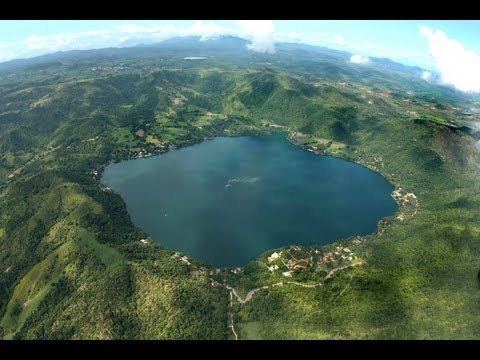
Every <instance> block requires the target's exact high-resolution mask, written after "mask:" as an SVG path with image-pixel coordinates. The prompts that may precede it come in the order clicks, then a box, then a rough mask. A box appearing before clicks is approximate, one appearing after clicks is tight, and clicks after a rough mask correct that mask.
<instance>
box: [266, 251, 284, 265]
mask: <svg viewBox="0 0 480 360" xmlns="http://www.w3.org/2000/svg"><path fill="white" fill-rule="evenodd" d="M280 255H281V252H280V253H277V252H274V253H273V254H272V255H270V256H269V257H268V262H269V263H271V262H272V261H275V260H277V259H279V258H280Z"/></svg>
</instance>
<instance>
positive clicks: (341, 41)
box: [333, 34, 347, 46]
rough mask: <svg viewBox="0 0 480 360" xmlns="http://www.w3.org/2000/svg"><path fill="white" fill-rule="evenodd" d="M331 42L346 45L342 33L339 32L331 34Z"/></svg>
mask: <svg viewBox="0 0 480 360" xmlns="http://www.w3.org/2000/svg"><path fill="white" fill-rule="evenodd" d="M333 42H334V43H335V44H337V45H340V46H345V45H347V42H346V41H345V39H344V38H343V36H342V35H339V34H335V35H333Z"/></svg>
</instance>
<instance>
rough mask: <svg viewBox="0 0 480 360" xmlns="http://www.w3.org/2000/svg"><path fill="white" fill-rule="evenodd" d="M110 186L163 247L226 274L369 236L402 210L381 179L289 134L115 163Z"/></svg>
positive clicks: (215, 142)
mask: <svg viewBox="0 0 480 360" xmlns="http://www.w3.org/2000/svg"><path fill="white" fill-rule="evenodd" d="M101 181H102V183H103V184H104V185H105V186H108V187H110V188H111V189H112V190H114V191H115V192H117V193H118V194H120V195H121V196H122V198H123V200H124V201H125V203H126V205H127V210H128V212H129V214H130V216H131V219H132V221H133V222H134V224H135V225H136V226H138V227H139V228H141V229H142V230H144V231H145V232H146V233H147V234H148V235H149V236H151V237H152V239H154V240H155V241H157V242H158V243H159V244H160V245H162V246H163V247H166V248H169V249H173V250H176V251H180V252H183V253H185V254H186V255H188V256H190V257H193V258H195V259H196V260H199V261H201V262H207V263H211V264H214V265H215V266H219V267H224V266H243V265H246V264H247V263H248V262H249V261H250V260H253V259H254V258H255V257H257V256H259V255H260V254H262V253H263V252H265V251H267V250H269V249H276V248H279V247H283V246H287V245H314V244H317V245H318V244H320V245H321V244H327V243H331V242H334V241H336V240H338V239H341V238H345V237H349V236H355V235H360V236H362V235H367V234H369V233H372V232H374V231H375V230H376V228H377V223H378V221H379V220H380V219H382V218H384V217H386V216H389V215H392V214H393V213H394V212H395V211H396V210H397V203H396V202H395V201H394V199H393V198H392V196H391V192H392V191H393V188H394V187H393V185H392V184H391V183H389V182H388V181H387V180H386V179H385V178H384V177H383V176H381V175H380V174H379V173H377V172H374V171H372V170H370V169H368V168H366V167H363V166H361V165H359V164H356V163H353V162H350V161H346V160H343V159H340V158H336V157H331V156H319V155H316V154H314V153H312V152H309V151H306V150H303V149H301V148H299V147H297V146H295V145H293V144H291V143H290V142H289V141H288V140H287V139H286V137H285V135H284V134H274V135H265V136H255V137H250V136H242V137H218V138H215V139H212V140H207V141H204V142H202V143H199V144H196V145H192V146H189V147H185V148H181V149H176V150H171V151H169V152H166V153H164V154H161V155H157V156H152V157H149V158H141V159H134V160H127V161H122V162H119V163H115V164H110V165H108V166H107V167H106V168H105V170H104V172H103V174H102V179H101Z"/></svg>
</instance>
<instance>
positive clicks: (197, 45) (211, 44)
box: [0, 35, 424, 76]
mask: <svg viewBox="0 0 480 360" xmlns="http://www.w3.org/2000/svg"><path fill="white" fill-rule="evenodd" d="M248 43H249V41H248V40H246V39H242V38H239V37H235V36H230V35H223V36H218V37H213V38H208V39H202V38H201V37H200V36H184V37H173V38H170V39H167V40H164V41H160V42H153V41H152V40H151V39H146V38H138V37H134V38H131V39H128V40H126V41H124V42H123V43H121V44H120V46H118V47H110V48H103V49H94V50H70V51H59V52H55V53H51V54H46V55H40V56H36V57H33V58H27V59H15V60H10V61H6V62H3V63H0V71H8V70H15V69H20V68H22V67H29V66H34V65H41V64H47V63H53V62H57V61H60V62H61V61H67V60H73V59H78V60H82V59H87V58H90V57H94V56H114V57H115V56H128V55H138V53H139V52H143V53H145V52H155V51H156V50H162V51H169V52H171V51H178V52H188V53H189V54H190V55H191V54H192V52H204V53H210V54H211V53H212V52H214V53H217V54H219V53H221V54H225V55H234V54H248V53H250V54H251V53H253V51H252V50H249V49H248V48H247V45H248ZM275 48H276V52H277V53H280V54H281V53H284V54H285V53H295V54H296V55H299V56H300V55H302V54H308V55H310V56H311V55H312V54H315V53H317V54H322V55H323V56H329V57H332V58H337V59H338V60H345V61H348V59H349V57H350V56H351V55H352V54H351V53H349V52H346V51H340V50H333V49H330V48H326V47H321V46H313V45H306V44H300V43H286V42H283V43H276V44H275ZM257 54H258V53H257ZM194 55H202V54H194ZM258 55H261V54H258ZM270 56H271V55H270ZM370 59H371V64H372V65H376V66H378V67H381V68H385V69H389V70H394V71H401V72H407V73H410V74H413V75H419V76H420V75H421V74H422V72H423V71H424V70H423V69H422V68H420V67H417V66H408V65H404V64H400V63H397V62H395V61H392V60H390V59H387V58H370Z"/></svg>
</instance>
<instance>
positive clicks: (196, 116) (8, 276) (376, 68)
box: [0, 45, 480, 339]
mask: <svg viewBox="0 0 480 360" xmlns="http://www.w3.org/2000/svg"><path fill="white" fill-rule="evenodd" d="M172 46H173V45H172ZM215 46H217V45H215ZM229 46H230V45H229ZM226 49H227V50H228V51H227V50H225V51H224V52H222V51H221V49H220V50H219V49H218V48H216V47H215V48H212V49H210V50H208V49H207V50H205V49H204V50H201V48H200V50H198V49H196V50H195V51H196V52H195V53H194V54H193V55H198V54H197V52H199V51H200V52H201V51H203V53H201V55H204V54H206V55H208V56H207V59H205V60H201V61H191V60H190V61H189V60H185V59H183V58H184V56H188V55H190V56H191V55H192V53H191V51H190V52H189V51H188V50H186V49H185V48H182V47H179V48H175V47H172V48H158V49H155V48H140V49H137V48H132V49H130V50H128V49H121V50H118V51H116V50H99V51H98V52H95V51H89V52H85V53H83V52H80V53H73V54H66V55H65V57H64V58H62V57H61V56H57V57H56V58H54V59H50V58H48V57H47V58H46V59H44V60H42V61H40V60H36V61H37V62H38V63H34V64H30V65H29V64H28V63H27V64H17V65H15V67H11V68H8V67H6V66H4V67H3V68H1V69H0V94H1V95H0V149H1V152H0V319H1V320H0V335H1V337H3V338H5V339H70V338H74V339H130V338H132V339H235V338H240V339H247V338H274V339H279V338H309V339H310V338H312V339H319V338H320V339H326V338H343V339H350V338H353V339H360V338H362V339H363V338H375V339H377V338H380V339H385V338H407V339H412V338H414V339H417V338H419V339H425V338H433V339H439V338H447V339H449V338H478V336H479V335H478V334H480V290H479V284H478V279H477V274H478V272H479V270H480V256H479V255H480V212H479V211H478V209H479V208H480V188H479V182H478V179H479V175H480V150H479V146H478V140H479V138H480V137H479V136H478V132H476V127H475V121H478V114H476V113H475V112H472V110H471V109H472V108H473V109H478V102H479V101H478V99H476V98H475V97H473V96H469V95H464V94H461V93H459V92H457V91H454V90H452V89H449V88H446V87H442V86H438V85H433V84H429V83H427V82H425V81H423V80H421V78H420V76H417V75H416V74H415V72H414V71H413V70H412V72H408V71H400V70H395V69H390V68H388V67H385V66H383V65H381V63H375V62H373V63H372V64H369V65H355V64H349V63H348V61H347V60H346V59H348V57H346V56H345V55H344V54H342V53H338V52H329V51H327V50H318V49H317V50H314V49H308V48H306V49H302V50H301V51H300V49H296V48H292V47H289V46H286V45H285V46H284V47H279V49H278V51H277V53H276V54H273V55H260V54H255V53H251V52H248V51H237V50H235V49H236V48H235V47H231V48H230V47H227V48H226ZM108 51H110V52H111V53H108ZM19 67H20V68H19ZM277 129H281V130H284V131H287V132H288V133H289V137H290V139H291V141H292V142H294V143H296V144H298V145H299V146H302V147H305V148H308V149H310V150H312V151H314V152H317V153H319V154H330V155H335V156H340V157H344V158H347V159H350V160H353V161H356V162H359V163H361V164H363V165H365V166H368V167H370V168H373V169H375V170H377V171H379V172H380V173H381V174H383V175H384V176H386V177H387V178H388V179H389V180H390V181H392V182H393V183H394V184H395V185H396V190H397V191H398V193H397V195H395V196H396V198H397V200H398V202H399V204H400V205H401V206H400V209H399V212H398V213H397V214H395V216H393V217H392V218H388V219H384V221H382V223H381V224H380V225H379V231H378V232H377V233H375V234H372V235H370V236H366V237H364V238H351V239H339V241H338V242H337V243H334V244H331V245H328V246H326V247H324V248H285V249H279V250H278V252H280V251H281V252H282V255H281V257H282V256H283V258H282V259H281V260H285V261H286V262H287V264H293V260H292V259H299V258H302V257H304V258H305V259H306V258H307V257H309V256H312V258H315V259H316V260H318V262H315V266H314V265H308V266H306V267H298V268H296V269H295V270H292V272H291V274H290V275H291V277H286V276H285V275H283V274H282V273H283V272H284V271H287V270H289V269H290V268H288V269H287V268H285V269H284V268H283V267H284V266H287V265H282V262H280V260H278V259H277V260H271V261H269V260H268V256H270V255H271V253H272V252H273V251H274V249H272V251H271V252H268V253H267V254H263V255H261V256H259V258H258V259H257V260H256V261H253V262H251V263H250V264H248V265H247V266H246V267H245V268H243V269H219V270H216V269H214V268H213V267H212V266H211V265H209V264H200V263H198V262H197V261H195V259H187V258H183V257H182V256H183V255H180V254H177V253H175V252H173V251H170V250H167V249H163V248H162V247H160V246H159V245H157V244H155V243H154V242H153V241H152V239H150V238H148V236H147V234H144V233H143V232H142V231H141V230H140V229H137V228H135V227H134V226H133V224H132V222H131V221H130V218H129V215H128V213H127V211H126V207H125V204H124V202H123V200H122V199H121V198H120V196H119V195H117V194H115V193H113V192H112V191H110V190H109V189H107V188H104V187H103V186H102V185H101V184H100V181H99V178H100V174H101V171H102V168H103V167H104V166H105V165H107V164H108V163H110V162H112V161H118V160H121V159H127V158H132V157H140V156H149V155H151V154H156V153H162V152H164V151H168V149H169V148H170V147H172V146H175V147H179V146H187V145H189V144H192V143H195V142H199V141H202V140H204V139H207V138H211V137H215V136H234V135H240V134H258V133H266V132H271V131H274V130H277ZM139 130H141V131H139ZM142 239H145V240H146V241H140V240H142ZM292 245H295V244H294V239H292ZM337 247H340V249H339V248H337ZM345 248H347V249H348V250H349V251H350V252H351V253H353V254H355V258H353V256H352V259H353V260H345V259H346V258H347V257H345V258H340V255H341V254H342V251H344V252H345V254H349V253H348V251H346V250H342V249H345ZM335 252H337V253H338V254H335ZM292 254H293V255H292ZM295 254H296V255H295ZM329 254H330V255H331V256H332V257H333V260H331V259H330V258H329V256H330V255H329ZM348 256H349V255H348ZM322 258H326V259H327V260H325V261H323V260H321V259H322ZM285 261H284V262H283V264H285ZM289 261H290V262H289ZM273 264H278V266H279V270H275V271H271V270H269V269H268V267H269V266H272V265H273ZM292 266H293V265H292ZM233 270H235V271H233ZM232 289H234V290H235V292H234V291H233V290H232ZM252 290H254V291H253V293H251V294H250V295H249V292H250V291H252Z"/></svg>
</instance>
